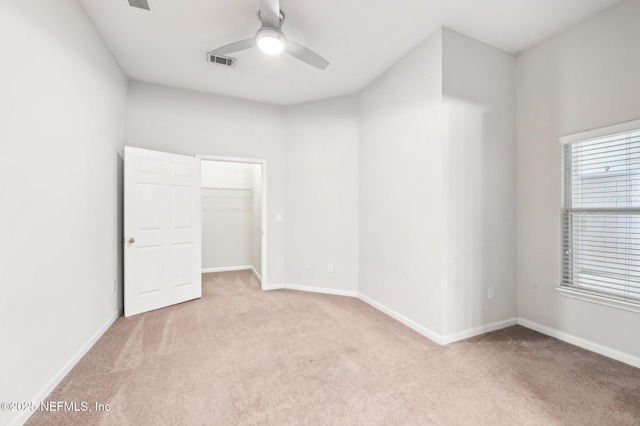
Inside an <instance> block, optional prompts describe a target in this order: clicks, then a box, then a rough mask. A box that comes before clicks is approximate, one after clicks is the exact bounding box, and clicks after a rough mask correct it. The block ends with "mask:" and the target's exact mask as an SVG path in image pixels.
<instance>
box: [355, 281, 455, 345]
mask: <svg viewBox="0 0 640 426" xmlns="http://www.w3.org/2000/svg"><path fill="white" fill-rule="evenodd" d="M358 299H360V300H362V301H363V302H365V303H367V304H369V305H371V306H373V307H374V308H376V309H377V310H379V311H382V312H384V313H385V314H387V315H389V316H390V317H391V318H394V319H396V320H398V321H400V322H401V323H402V324H404V325H406V326H407V327H409V328H410V329H412V330H415V331H417V332H418V333H420V334H422V335H423V336H425V337H426V338H428V339H430V340H433V341H434V342H436V343H438V344H440V345H442V344H443V343H442V337H441V336H440V335H439V334H438V333H436V332H434V331H431V330H429V329H428V328H426V327H423V326H422V325H420V324H418V323H417V322H415V321H413V320H410V319H409V318H407V317H405V316H404V315H402V314H400V313H398V312H396V311H394V310H393V309H390V308H388V307H386V306H385V305H383V304H382V303H379V302H376V301H375V300H373V299H371V298H370V297H367V296H365V295H364V294H362V293H359V294H358Z"/></svg>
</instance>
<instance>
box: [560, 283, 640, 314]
mask: <svg viewBox="0 0 640 426" xmlns="http://www.w3.org/2000/svg"><path fill="white" fill-rule="evenodd" d="M556 290H558V291H559V292H560V294H561V295H562V296H564V297H569V298H571V299H577V300H583V301H585V302H590V303H595V304H598V305H604V306H610V307H612V308H616V309H622V310H624V311H629V312H636V313H640V303H636V302H628V301H626V300H620V299H615V298H613V297H607V296H603V295H601V294H596V293H592V292H589V291H586V290H578V289H573V288H567V287H556Z"/></svg>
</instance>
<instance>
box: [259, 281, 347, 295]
mask: <svg viewBox="0 0 640 426" xmlns="http://www.w3.org/2000/svg"><path fill="white" fill-rule="evenodd" d="M283 289H286V290H297V291H307V292H310V293H321V294H332V295H335V296H347V297H358V292H357V291H349V290H336V289H333V288H325V287H310V286H306V285H299V284H283V283H281V284H270V285H268V286H266V287H264V288H263V290H283Z"/></svg>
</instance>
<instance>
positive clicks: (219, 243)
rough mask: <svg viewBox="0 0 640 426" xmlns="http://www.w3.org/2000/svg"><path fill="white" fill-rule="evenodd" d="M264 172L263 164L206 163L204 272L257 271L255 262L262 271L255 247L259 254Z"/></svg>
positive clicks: (204, 181) (203, 212)
mask: <svg viewBox="0 0 640 426" xmlns="http://www.w3.org/2000/svg"><path fill="white" fill-rule="evenodd" d="M260 169H261V166H260V165H259V164H249V163H236V162H222V161H202V166H201V171H202V269H203V270H209V269H216V268H233V267H246V266H253V267H254V268H256V264H254V260H257V261H258V262H257V263H258V266H257V268H256V270H259V263H260V262H259V260H260V258H259V257H258V258H257V259H255V252H256V247H254V244H256V245H257V246H258V247H257V251H258V253H259V252H260V240H259V239H258V240H256V235H255V229H254V227H255V226H256V224H257V225H258V226H260V224H261V221H260V206H261V205H260V203H259V201H258V202H257V203H256V199H257V200H260V198H261V197H260V194H259V193H258V191H260V190H261V186H260ZM256 176H258V179H257V180H256V179H255V177H256ZM254 185H255V186H257V188H255V187H254ZM256 204H257V206H258V208H257V209H256V208H254V207H255V205H256ZM254 215H256V216H257V217H254Z"/></svg>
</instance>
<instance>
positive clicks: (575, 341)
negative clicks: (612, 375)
mask: <svg viewBox="0 0 640 426" xmlns="http://www.w3.org/2000/svg"><path fill="white" fill-rule="evenodd" d="M518 324H520V325H521V326H523V327H526V328H530V329H531V330H535V331H537V332H538V333H542V334H546V335H547V336H551V337H555V338H556V339H558V340H562V341H564V342H567V343H571V344H572V345H576V346H579V347H581V348H583V349H586V350H589V351H591V352H595V353H598V354H600V355H604V356H606V357H608V358H612V359H615V360H616V361H620V362H624V363H625V364H629V365H632V366H634V367H638V368H640V358H638V357H636V356H633V355H630V354H627V353H624V352H620V351H618V350H616V349H612V348H609V347H607V346H604V345H601V344H599V343H595V342H592V341H590V340H587V339H583V338H582V337H578V336H574V335H573V334H569V333H565V332H564V331H560V330H556V329H555V328H551V327H547V326H545V325H542V324H538V323H536V322H533V321H529V320H527V319H525V318H518Z"/></svg>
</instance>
